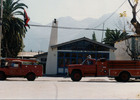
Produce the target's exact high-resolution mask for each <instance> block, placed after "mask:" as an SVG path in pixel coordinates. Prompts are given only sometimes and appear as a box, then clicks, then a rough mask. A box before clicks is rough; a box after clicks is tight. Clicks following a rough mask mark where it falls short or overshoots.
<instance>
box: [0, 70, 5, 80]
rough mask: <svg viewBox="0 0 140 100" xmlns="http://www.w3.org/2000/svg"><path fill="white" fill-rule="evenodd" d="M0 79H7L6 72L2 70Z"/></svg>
mask: <svg viewBox="0 0 140 100" xmlns="http://www.w3.org/2000/svg"><path fill="white" fill-rule="evenodd" d="M0 80H6V75H5V73H4V72H0Z"/></svg>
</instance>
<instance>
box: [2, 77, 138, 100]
mask: <svg viewBox="0 0 140 100" xmlns="http://www.w3.org/2000/svg"><path fill="white" fill-rule="evenodd" d="M0 99H39V100H40V99H140V80H136V81H134V80H131V81H130V82H126V83H121V82H116V81H115V80H113V79H109V78H107V77H97V78H95V77H88V78H83V79H82V80H81V81H80V82H72V81H71V79H70V78H62V77H40V78H37V79H36V80H35V81H27V80H26V79H24V78H8V79H7V80H6V81H0Z"/></svg>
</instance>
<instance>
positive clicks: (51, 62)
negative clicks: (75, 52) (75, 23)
mask: <svg viewBox="0 0 140 100" xmlns="http://www.w3.org/2000/svg"><path fill="white" fill-rule="evenodd" d="M52 26H53V27H52V30H51V36H50V43H49V48H48V56H47V62H46V74H47V75H56V74H57V48H51V46H52V45H56V44H57V34H58V28H54V27H58V23H57V22H56V23H55V22H53V23H52Z"/></svg>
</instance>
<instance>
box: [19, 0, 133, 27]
mask: <svg viewBox="0 0 140 100" xmlns="http://www.w3.org/2000/svg"><path fill="white" fill-rule="evenodd" d="M124 1H125V0H21V2H23V3H25V4H26V5H27V6H28V9H26V11H27V13H28V16H29V17H30V19H31V21H33V22H37V23H40V24H48V23H50V22H52V20H53V19H54V18H56V19H57V18H60V17H66V16H71V17H72V18H74V19H76V20H82V19H85V18H99V17H101V16H102V15H104V14H108V13H112V12H114V11H115V10H116V9H117V8H118V7H119V6H120V5H121V4H122V3H123V2H124ZM123 11H127V14H128V16H130V17H132V15H131V7H130V5H129V3H128V1H126V2H125V4H124V5H123V6H122V7H121V8H120V9H119V10H118V11H117V13H121V12H123Z"/></svg>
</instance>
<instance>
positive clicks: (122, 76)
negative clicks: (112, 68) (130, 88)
mask: <svg viewBox="0 0 140 100" xmlns="http://www.w3.org/2000/svg"><path fill="white" fill-rule="evenodd" d="M119 78H120V81H121V82H127V81H129V79H130V74H129V73H128V72H122V73H121V74H120V75H119Z"/></svg>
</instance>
